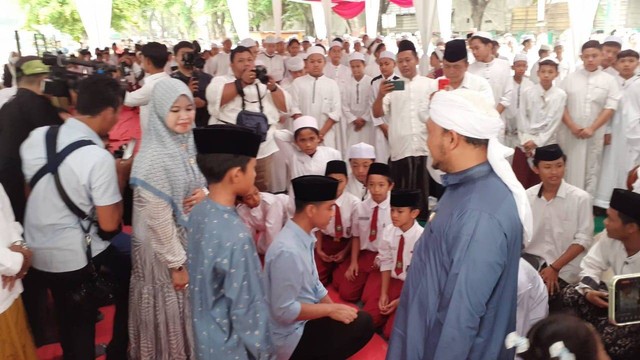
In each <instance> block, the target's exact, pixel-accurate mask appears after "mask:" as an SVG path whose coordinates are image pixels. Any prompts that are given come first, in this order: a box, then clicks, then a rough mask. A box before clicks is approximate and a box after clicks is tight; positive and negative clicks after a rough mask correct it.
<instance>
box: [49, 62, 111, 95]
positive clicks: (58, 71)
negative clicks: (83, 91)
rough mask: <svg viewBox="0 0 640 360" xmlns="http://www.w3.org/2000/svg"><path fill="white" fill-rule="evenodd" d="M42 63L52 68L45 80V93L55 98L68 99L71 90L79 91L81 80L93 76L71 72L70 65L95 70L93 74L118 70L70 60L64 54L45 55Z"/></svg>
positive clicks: (104, 65) (95, 63)
mask: <svg viewBox="0 0 640 360" xmlns="http://www.w3.org/2000/svg"><path fill="white" fill-rule="evenodd" d="M42 62H43V63H44V64H45V65H49V66H50V67H51V71H50V72H49V78H48V79H46V80H45V86H44V93H45V94H47V95H51V96H54V97H67V98H68V97H69V96H70V90H75V89H77V88H78V83H79V82H80V80H82V79H84V78H86V77H87V76H89V75H91V74H89V73H83V72H76V71H71V70H69V69H67V66H68V65H78V66H84V67H85V68H90V69H93V72H92V73H93V74H109V73H113V72H116V71H117V68H116V67H115V66H113V65H109V64H106V63H103V62H98V61H83V60H78V59H73V58H68V57H66V56H64V55H62V54H59V55H54V54H51V53H44V54H43V55H42Z"/></svg>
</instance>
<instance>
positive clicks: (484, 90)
mask: <svg viewBox="0 0 640 360" xmlns="http://www.w3.org/2000/svg"><path fill="white" fill-rule="evenodd" d="M440 79H446V77H445V76H441V77H439V78H437V79H436V84H437V82H438V80H440ZM458 88H459V89H469V90H474V91H477V92H479V93H480V94H481V95H482V97H483V98H484V99H486V100H487V103H489V104H491V105H494V104H495V103H496V101H495V97H494V96H493V89H492V88H491V84H489V81H487V79H485V78H483V77H482V76H478V75H475V74H472V73H470V72H468V71H467V72H466V73H465V74H464V78H463V79H462V82H461V83H460V86H459V87H458ZM498 100H499V99H498Z"/></svg>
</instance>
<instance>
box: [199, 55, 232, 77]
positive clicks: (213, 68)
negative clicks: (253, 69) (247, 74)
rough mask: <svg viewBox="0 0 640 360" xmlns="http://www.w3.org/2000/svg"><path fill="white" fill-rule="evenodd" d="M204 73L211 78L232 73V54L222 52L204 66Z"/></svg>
mask: <svg viewBox="0 0 640 360" xmlns="http://www.w3.org/2000/svg"><path fill="white" fill-rule="evenodd" d="M204 72H206V73H207V74H209V75H211V76H214V77H215V76H224V75H227V74H230V73H231V54H227V53H225V52H220V53H218V55H216V56H214V57H212V58H210V59H209V60H207V62H206V63H205V65H204Z"/></svg>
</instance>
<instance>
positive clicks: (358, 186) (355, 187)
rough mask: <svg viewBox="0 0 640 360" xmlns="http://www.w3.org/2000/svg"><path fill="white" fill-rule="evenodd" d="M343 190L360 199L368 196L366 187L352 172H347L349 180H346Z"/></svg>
mask: <svg viewBox="0 0 640 360" xmlns="http://www.w3.org/2000/svg"><path fill="white" fill-rule="evenodd" d="M344 191H345V192H348V193H350V194H352V195H353V196H355V197H356V198H358V200H361V201H362V200H364V199H366V198H367V197H369V193H368V191H367V187H366V186H365V185H364V184H363V183H361V182H360V181H358V179H356V177H355V176H354V175H353V174H349V181H348V182H347V187H346V188H345V189H344Z"/></svg>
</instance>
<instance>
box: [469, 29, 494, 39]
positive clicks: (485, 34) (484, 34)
mask: <svg viewBox="0 0 640 360" xmlns="http://www.w3.org/2000/svg"><path fill="white" fill-rule="evenodd" d="M476 36H477V37H481V38H485V39H487V40H491V41H493V36H492V35H491V34H490V33H488V32H486V31H476V32H475V33H473V35H472V37H476Z"/></svg>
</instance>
